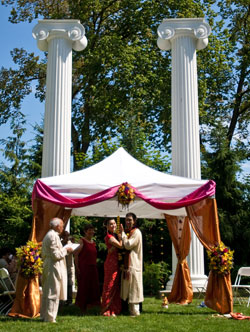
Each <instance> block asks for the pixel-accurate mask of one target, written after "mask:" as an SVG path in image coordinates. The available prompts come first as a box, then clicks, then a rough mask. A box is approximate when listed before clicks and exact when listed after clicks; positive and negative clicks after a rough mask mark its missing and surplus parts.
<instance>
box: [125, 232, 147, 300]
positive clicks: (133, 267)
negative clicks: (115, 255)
mask: <svg viewBox="0 0 250 332" xmlns="http://www.w3.org/2000/svg"><path fill="white" fill-rule="evenodd" d="M122 242H123V245H124V247H125V249H127V250H130V258H129V269H128V274H127V275H128V278H124V277H123V276H124V274H123V273H122V282H121V298H122V299H123V300H127V299H128V303H140V302H142V301H143V300H144V298H143V284H142V234H141V231H140V230H139V229H138V228H137V229H135V231H134V232H133V233H132V235H131V236H130V237H129V238H128V237H127V235H126V234H125V233H124V232H122Z"/></svg>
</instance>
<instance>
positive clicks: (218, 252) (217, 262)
mask: <svg viewBox="0 0 250 332" xmlns="http://www.w3.org/2000/svg"><path fill="white" fill-rule="evenodd" d="M233 253H234V251H233V250H230V248H228V247H226V246H225V245H224V243H223V242H221V243H220V244H219V245H218V246H214V247H213V248H212V250H211V251H207V254H208V258H209V259H210V263H209V269H210V270H212V271H215V272H216V273H218V274H224V275H225V274H228V273H229V272H230V270H231V269H232V267H233Z"/></svg>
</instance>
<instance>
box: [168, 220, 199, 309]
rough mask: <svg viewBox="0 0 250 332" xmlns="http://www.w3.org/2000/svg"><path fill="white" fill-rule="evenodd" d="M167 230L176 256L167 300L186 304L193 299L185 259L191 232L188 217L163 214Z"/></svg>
mask: <svg viewBox="0 0 250 332" xmlns="http://www.w3.org/2000/svg"><path fill="white" fill-rule="evenodd" d="M165 219H166V221H167V226H168V230H169V233H170V237H171V239H172V242H173V245H174V248H175V252H176V256H177V258H178V262H177V266H176V271H175V277H174V282H173V286H172V290H171V293H170V295H169V296H168V301H169V302H170V303H171V302H175V303H180V304H188V303H191V302H192V300H193V289H192V283H191V278H190V271H189V267H188V264H187V261H186V257H187V255H188V253H189V249H190V242H191V233H190V226H189V222H188V218H187V217H186V218H180V217H176V216H170V215H166V214H165Z"/></svg>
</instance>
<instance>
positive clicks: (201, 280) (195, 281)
mask: <svg viewBox="0 0 250 332" xmlns="http://www.w3.org/2000/svg"><path fill="white" fill-rule="evenodd" d="M207 278H208V277H207V276H206V275H205V274H203V275H197V274H196V275H191V282H192V286H193V292H194V293H197V292H200V289H201V288H202V287H205V285H206V282H207ZM173 283H174V275H171V276H170V278H169V281H168V283H167V285H166V289H165V290H166V291H171V289H172V286H173Z"/></svg>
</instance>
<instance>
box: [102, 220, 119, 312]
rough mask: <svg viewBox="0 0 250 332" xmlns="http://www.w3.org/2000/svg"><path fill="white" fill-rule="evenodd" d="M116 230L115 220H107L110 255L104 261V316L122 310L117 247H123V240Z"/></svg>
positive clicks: (107, 242)
mask: <svg viewBox="0 0 250 332" xmlns="http://www.w3.org/2000/svg"><path fill="white" fill-rule="evenodd" d="M115 230H116V222H115V220H114V219H109V220H107V235H106V237H105V243H106V246H107V249H108V255H107V258H106V260H105V263H104V283H103V291H102V311H101V313H102V315H104V316H115V315H118V314H119V313H120V312H121V298H120V269H119V265H118V249H117V248H122V241H121V239H119V238H117V237H116V234H115ZM119 236H120V234H119Z"/></svg>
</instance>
